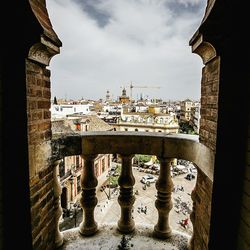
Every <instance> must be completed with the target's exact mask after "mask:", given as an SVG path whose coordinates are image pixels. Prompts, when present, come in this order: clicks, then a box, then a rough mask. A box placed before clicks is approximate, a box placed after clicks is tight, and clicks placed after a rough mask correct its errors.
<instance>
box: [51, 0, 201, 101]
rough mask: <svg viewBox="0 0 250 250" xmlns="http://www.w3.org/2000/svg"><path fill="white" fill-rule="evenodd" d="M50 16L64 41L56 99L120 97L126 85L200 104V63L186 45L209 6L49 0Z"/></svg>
mask: <svg viewBox="0 0 250 250" xmlns="http://www.w3.org/2000/svg"><path fill="white" fill-rule="evenodd" d="M47 8H48V12H49V16H50V19H51V22H52V25H53V27H54V30H55V31H56V33H57V34H58V36H59V37H60V39H61V40H62V43H63V46H62V48H61V53H60V54H59V55H57V56H55V57H54V58H52V60H51V64H50V66H49V68H50V69H51V71H52V72H51V82H52V96H54V95H55V96H57V97H58V98H60V97H62V98H64V97H65V96H67V97H68V98H74V99H78V98H81V97H83V98H88V99H99V98H105V94H106V91H107V90H109V91H110V93H111V94H112V95H113V97H114V98H116V97H117V96H118V95H120V93H121V86H123V85H129V83H130V82H131V81H132V83H134V85H139V86H141V85H143V86H145V85H147V86H161V89H156V88H141V89H140V88H134V89H133V97H136V96H138V95H139V94H140V93H143V95H144V96H145V95H148V96H149V97H151V98H162V99H164V100H168V99H172V100H175V99H184V98H187V97H189V98H192V99H198V98H199V97H200V78H201V67H202V62H201V59H200V58H199V57H198V56H197V55H194V54H192V53H191V48H190V46H189V45H188V42H189V40H190V38H191V37H192V35H193V34H194V32H195V31H196V29H197V28H198V26H199V24H200V22H201V19H202V17H203V14H204V9H205V3H204V4H202V3H201V1H198V0H185V1H184V0H178V1H173V0H137V1H135V0H126V1H125V0H105V1H101V0H92V1H90V0H85V1H80V0H64V1H59V0H49V1H48V2H47Z"/></svg>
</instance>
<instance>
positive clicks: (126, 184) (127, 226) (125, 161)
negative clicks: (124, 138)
mask: <svg viewBox="0 0 250 250" xmlns="http://www.w3.org/2000/svg"><path fill="white" fill-rule="evenodd" d="M121 157H122V170H121V175H120V177H119V179H118V184H119V186H120V195H119V197H118V202H119V205H120V206H121V218H120V220H119V221H118V230H119V231H120V232H122V233H131V232H133V231H134V229H135V222H134V220H133V219H132V206H133V204H134V202H135V196H134V195H133V186H134V184H135V178H134V176H133V173H132V158H133V155H121Z"/></svg>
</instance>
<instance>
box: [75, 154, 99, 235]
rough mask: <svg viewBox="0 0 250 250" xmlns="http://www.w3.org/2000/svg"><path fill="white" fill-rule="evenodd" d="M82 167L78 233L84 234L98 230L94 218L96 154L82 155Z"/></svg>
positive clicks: (90, 233) (95, 203)
mask: <svg viewBox="0 0 250 250" xmlns="http://www.w3.org/2000/svg"><path fill="white" fill-rule="evenodd" d="M82 157H83V159H84V167H83V172H82V175H81V187H82V197H81V199H80V202H81V205H82V208H83V210H84V213H83V221H82V223H81V224H80V227H79V229H80V233H81V234H82V235H85V236H89V235H92V234H95V233H96V232H97V230H98V227H97V223H96V222H95V218H94V209H95V206H96V205H97V197H96V186H97V183H98V181H97V178H96V176H95V169H94V160H95V158H96V157H97V155H82Z"/></svg>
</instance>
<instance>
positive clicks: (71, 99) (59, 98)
mask: <svg viewBox="0 0 250 250" xmlns="http://www.w3.org/2000/svg"><path fill="white" fill-rule="evenodd" d="M55 97H56V99H57V100H66V101H81V100H85V101H100V100H104V101H105V98H98V99H93V98H83V97H81V98H67V99H65V98H64V97H58V96H53V97H52V96H51V101H53V100H54V98H55ZM118 98H119V96H118V97H117V99H111V101H118ZM186 99H190V100H191V101H194V102H199V101H200V99H193V98H190V97H187V98H184V99H165V100H164V99H162V98H149V99H147V100H162V101H163V102H169V101H170V102H176V101H184V100H186ZM139 100H140V99H133V101H139ZM143 100H145V99H143Z"/></svg>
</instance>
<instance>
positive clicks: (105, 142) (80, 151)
mask: <svg viewBox="0 0 250 250" xmlns="http://www.w3.org/2000/svg"><path fill="white" fill-rule="evenodd" d="M52 147H53V157H52V160H53V164H54V166H55V169H56V166H57V165H58V164H59V162H60V159H62V158H63V157H65V156H71V155H81V156H82V157H83V159H84V168H83V169H82V178H81V189H82V195H81V199H80V203H81V206H82V208H83V210H84V213H83V221H82V223H81V224H80V226H79V232H80V234H82V235H84V236H91V235H94V234H95V233H96V232H97V231H98V222H96V221H95V217H94V209H95V207H96V205H97V197H96V187H97V184H98V181H97V178H96V176H95V170H94V160H95V158H96V157H97V155H98V154H119V155H120V156H121V159H122V169H121V174H120V176H119V179H118V183H119V187H120V194H119V197H118V203H119V205H120V209H121V215H120V219H119V221H118V222H117V229H118V231H119V232H121V233H122V234H129V233H132V232H133V231H134V230H135V228H136V224H135V221H134V220H133V217H132V207H133V204H134V202H135V196H134V192H133V186H134V184H135V178H134V176H133V171H132V158H133V157H134V155H135V154H144V155H155V156H157V158H158V160H159V161H160V173H159V178H158V180H157V182H156V189H157V198H156V201H155V207H156V209H157V210H158V222H157V223H156V225H155V226H154V229H153V231H152V235H153V237H155V238H160V239H167V238H169V237H170V236H171V234H172V230H171V227H170V225H169V212H170V211H171V209H172V206H173V204H172V200H171V192H172V189H173V182H172V178H171V174H170V168H171V162H172V160H173V159H174V158H177V159H184V160H187V161H190V162H193V163H194V164H195V165H196V167H197V169H198V174H199V172H200V171H201V172H203V173H204V174H205V175H206V176H208V178H210V179H211V180H212V179H213V161H214V156H213V153H212V152H211V151H210V150H209V149H208V148H207V147H205V146H204V145H203V144H200V143H199V142H198V137H197V136H193V135H182V134H174V135H165V134H159V133H143V132H113V131H108V132H85V133H82V134H81V135H75V136H72V135H70V136H65V137H60V138H57V139H54V140H53V141H52ZM54 177H55V178H54V180H55V185H54V186H55V189H54V190H55V198H56V206H57V209H56V211H57V218H58V221H59V218H60V216H61V208H60V194H61V189H60V185H59V182H58V178H57V176H56V170H55V171H54ZM194 198H195V197H194V195H192V199H194ZM194 213H195V201H194V200H193V211H192V214H191V216H190V217H191V221H192V223H194ZM58 228H59V227H58ZM55 241H56V244H57V246H59V245H61V244H62V243H63V235H62V233H61V232H59V229H58V232H57V234H56V240H55ZM189 244H190V245H191V246H192V239H191V241H190V242H189ZM191 248H192V247H191Z"/></svg>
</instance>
